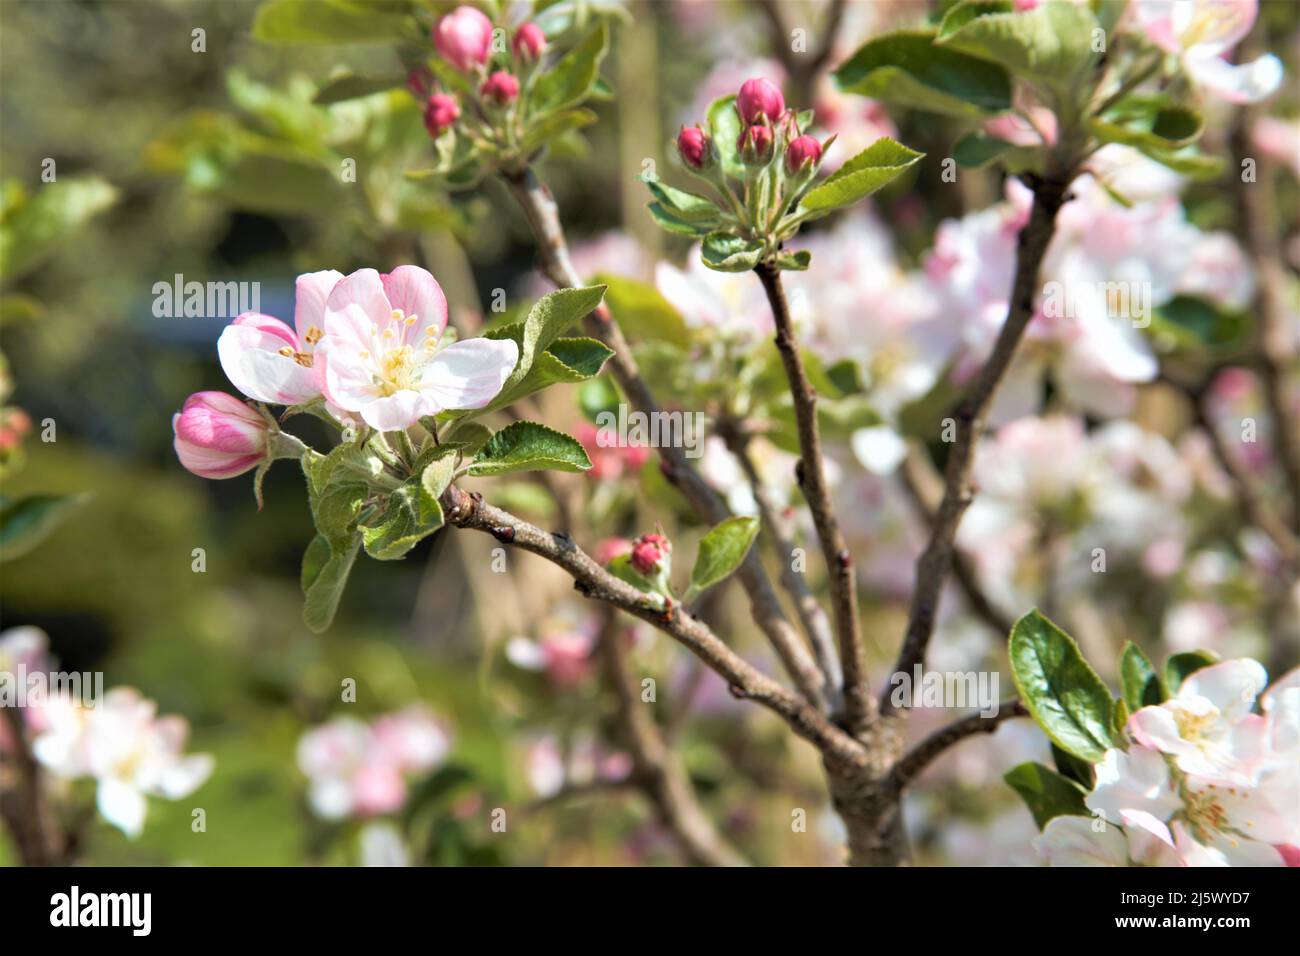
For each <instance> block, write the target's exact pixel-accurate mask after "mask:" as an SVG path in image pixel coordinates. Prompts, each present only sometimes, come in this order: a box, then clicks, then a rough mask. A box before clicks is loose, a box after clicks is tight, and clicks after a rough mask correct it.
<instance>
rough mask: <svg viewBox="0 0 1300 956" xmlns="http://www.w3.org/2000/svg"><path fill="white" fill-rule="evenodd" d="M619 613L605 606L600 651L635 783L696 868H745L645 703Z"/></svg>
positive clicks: (742, 860)
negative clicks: (704, 808)
mask: <svg viewBox="0 0 1300 956" xmlns="http://www.w3.org/2000/svg"><path fill="white" fill-rule="evenodd" d="M616 614H617V612H616V611H615V609H614V608H613V607H612V606H606V608H605V609H604V613H603V615H602V617H603V621H602V626H601V633H600V643H599V652H600V656H601V659H602V661H603V663H604V668H605V674H606V679H607V680H608V683H609V686H610V687H611V688H612V690H613V692H614V694H613V696H614V702H615V714H616V716H617V721H618V728H619V733H620V736H621V738H622V740H623V742H624V744H625V745H626V746H627V748H628V750H629V752H630V753H631V754H632V761H633V771H632V779H633V781H634V782H635V783H636V784H637V785H638V786H639V787H640V788H641V790H642V792H644V793H645V795H646V796H647V797H648V798H649V800H650V802H651V803H652V804H653V805H654V808H655V811H656V812H657V813H658V814H659V819H660V820H661V821H662V822H663V824H664V826H666V827H667V828H668V829H669V830H670V831H672V834H673V836H674V837H676V839H677V842H678V843H679V844H681V847H682V850H683V851H684V852H685V854H686V856H687V858H688V859H689V860H690V861H691V862H692V863H693V864H695V865H697V866H745V865H746V861H745V859H744V858H743V857H742V856H741V855H740V854H739V853H737V852H736V850H735V849H734V848H732V846H731V845H730V844H729V843H727V841H726V840H725V839H723V837H722V835H721V834H720V833H718V831H717V829H716V828H715V827H714V826H713V822H712V821H711V820H710V819H709V817H708V815H707V814H705V812H704V810H703V808H702V807H701V806H700V804H699V801H698V800H697V799H696V795H695V788H694V787H693V786H692V785H691V780H690V777H689V776H687V773H686V770H685V769H684V768H683V767H682V765H681V762H680V761H679V760H678V759H677V756H676V755H675V754H674V753H673V752H672V750H671V749H670V748H669V746H668V744H667V742H666V741H665V740H664V736H663V733H662V731H661V730H660V729H659V725H658V724H656V723H655V719H654V715H653V714H652V713H651V710H650V707H649V705H648V704H646V703H644V702H643V701H642V700H641V695H640V693H639V691H638V684H637V679H636V675H635V674H633V673H632V668H631V661H630V660H629V655H628V647H627V643H626V641H625V639H624V635H622V634H620V633H619V632H618V628H617V627H616V626H615V623H616Z"/></svg>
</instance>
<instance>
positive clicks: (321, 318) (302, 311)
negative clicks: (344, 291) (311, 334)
mask: <svg viewBox="0 0 1300 956" xmlns="http://www.w3.org/2000/svg"><path fill="white" fill-rule="evenodd" d="M342 279H343V273H341V272H336V271H335V270H333V269H325V270H323V271H321V272H306V273H304V274H302V275H300V276H298V279H297V281H296V282H295V283H294V304H293V324H294V328H296V329H297V330H298V336H299V338H301V339H303V340H304V341H306V337H307V330H308V329H310V328H312V327H313V326H314V327H316V328H318V329H322V330H323V329H324V328H325V303H326V301H327V300H328V299H329V294H330V293H331V292H333V291H334V287H335V286H336V285H338V284H339V282H340V281H342Z"/></svg>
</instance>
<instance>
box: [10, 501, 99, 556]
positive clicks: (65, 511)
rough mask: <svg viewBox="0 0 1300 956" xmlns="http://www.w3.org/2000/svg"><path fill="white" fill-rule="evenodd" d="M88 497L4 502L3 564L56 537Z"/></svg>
mask: <svg viewBox="0 0 1300 956" xmlns="http://www.w3.org/2000/svg"><path fill="white" fill-rule="evenodd" d="M88 498H89V496H88V495H28V496H26V497H23V498H17V499H15V500H13V501H9V500H5V499H0V561H12V560H13V559H14V558H19V557H22V556H23V555H24V554H27V553H28V552H29V551H32V550H33V549H35V548H36V546H37V545H39V544H40V543H41V542H43V541H44V540H45V539H46V538H48V537H49V536H50V535H51V534H53V533H54V531H55V529H56V528H58V526H59V525H61V524H63V522H64V521H66V520H67V519H68V518H69V517H70V516H71V514H72V512H73V511H75V510H76V509H77V508H79V507H80V506H81V505H82V504H83V503H84V502H85V501H86V500H87V499H88Z"/></svg>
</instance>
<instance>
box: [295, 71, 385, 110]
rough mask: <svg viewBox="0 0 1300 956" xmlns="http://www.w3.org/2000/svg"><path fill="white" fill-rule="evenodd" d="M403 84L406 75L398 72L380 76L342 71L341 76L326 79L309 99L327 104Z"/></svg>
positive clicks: (322, 104)
mask: <svg viewBox="0 0 1300 956" xmlns="http://www.w3.org/2000/svg"><path fill="white" fill-rule="evenodd" d="M405 85H406V77H405V76H403V75H401V74H400V73H390V74H387V75H382V76H379V75H377V76H363V75H360V74H357V73H344V74H343V75H342V76H336V77H334V79H332V80H327V81H326V82H325V83H324V84H323V85H322V86H321V88H320V89H318V90H317V91H316V95H315V96H313V97H312V100H311V101H312V102H313V103H315V104H316V105H317V106H329V105H330V104H332V103H342V102H344V101H345V100H355V99H360V98H361V97H363V96H371V95H373V94H375V93H382V92H384V91H385V90H392V89H397V88H400V87H402V86H405Z"/></svg>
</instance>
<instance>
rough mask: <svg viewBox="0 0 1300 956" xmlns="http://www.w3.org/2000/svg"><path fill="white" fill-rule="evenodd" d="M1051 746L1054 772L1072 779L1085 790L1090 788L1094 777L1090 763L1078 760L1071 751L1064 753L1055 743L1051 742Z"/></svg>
mask: <svg viewBox="0 0 1300 956" xmlns="http://www.w3.org/2000/svg"><path fill="white" fill-rule="evenodd" d="M1051 748H1052V763H1054V764H1055V765H1056V772H1057V773H1059V774H1060V775H1061V776H1063V777H1065V778H1066V779H1067V780H1073V781H1074V782H1075V783H1077V784H1078V785H1079V786H1080V787H1082V788H1083V789H1084V790H1085V791H1087V790H1091V789H1092V787H1093V783H1094V777H1095V773H1094V771H1093V769H1092V764H1090V763H1088V761H1086V760H1080V759H1079V758H1078V757H1076V756H1075V755H1074V754H1072V753H1066V752H1065V751H1064V750H1062V749H1061V748H1060V747H1058V746H1056V744H1052V745H1051Z"/></svg>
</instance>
